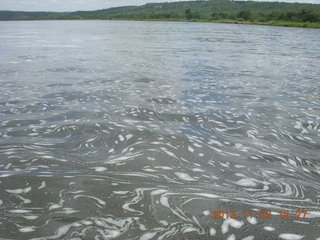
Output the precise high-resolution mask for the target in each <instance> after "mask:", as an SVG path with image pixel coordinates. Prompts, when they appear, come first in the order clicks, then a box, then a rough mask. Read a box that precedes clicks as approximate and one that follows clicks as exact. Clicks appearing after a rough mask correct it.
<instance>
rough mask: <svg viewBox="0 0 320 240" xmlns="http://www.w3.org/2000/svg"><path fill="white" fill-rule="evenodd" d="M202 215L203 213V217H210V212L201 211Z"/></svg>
mask: <svg viewBox="0 0 320 240" xmlns="http://www.w3.org/2000/svg"><path fill="white" fill-rule="evenodd" d="M202 213H203V215H205V216H209V215H210V211H209V210H205V211H203V212H202Z"/></svg>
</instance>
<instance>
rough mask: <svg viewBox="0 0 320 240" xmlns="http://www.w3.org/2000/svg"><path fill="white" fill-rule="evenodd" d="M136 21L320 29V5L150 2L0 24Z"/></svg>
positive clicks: (8, 15)
mask: <svg viewBox="0 0 320 240" xmlns="http://www.w3.org/2000/svg"><path fill="white" fill-rule="evenodd" d="M2 20H3V21H12V20H13V21H24V20H134V21H175V22H177V21H179V22H212V23H230V24H251V25H268V26H284V27H299V28H320V4H306V3H283V2H253V1H233V0H207V1H183V2H169V3H148V4H145V5H142V6H124V7H115V8H108V9H100V10H94V11H75V12H23V11H1V10H0V21H2Z"/></svg>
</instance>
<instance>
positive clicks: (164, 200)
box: [160, 195, 170, 208]
mask: <svg viewBox="0 0 320 240" xmlns="http://www.w3.org/2000/svg"><path fill="white" fill-rule="evenodd" d="M160 203H161V204H162V205H163V206H165V207H167V208H170V205H169V201H168V198H167V197H166V196H163V195H162V196H161V197H160Z"/></svg>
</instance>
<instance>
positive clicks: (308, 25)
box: [0, 18, 320, 29]
mask: <svg viewBox="0 0 320 240" xmlns="http://www.w3.org/2000/svg"><path fill="white" fill-rule="evenodd" d="M13 21H17V22H30V21H141V22H189V23H194V22H203V23H225V24H243V25H262V26H276V27H295V28H311V29H320V23H312V22H283V21H270V22H255V21H254V22H251V21H238V20H229V19H221V20H212V21H206V20H196V21H194V20H193V21H190V20H186V19H185V20H183V19H126V18H120V19H30V20H0V22H13Z"/></svg>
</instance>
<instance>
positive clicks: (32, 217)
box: [22, 215, 39, 220]
mask: <svg viewBox="0 0 320 240" xmlns="http://www.w3.org/2000/svg"><path fill="white" fill-rule="evenodd" d="M22 217H23V218H25V219H27V220H36V219H38V218H39V216H35V215H29V216H22Z"/></svg>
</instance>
